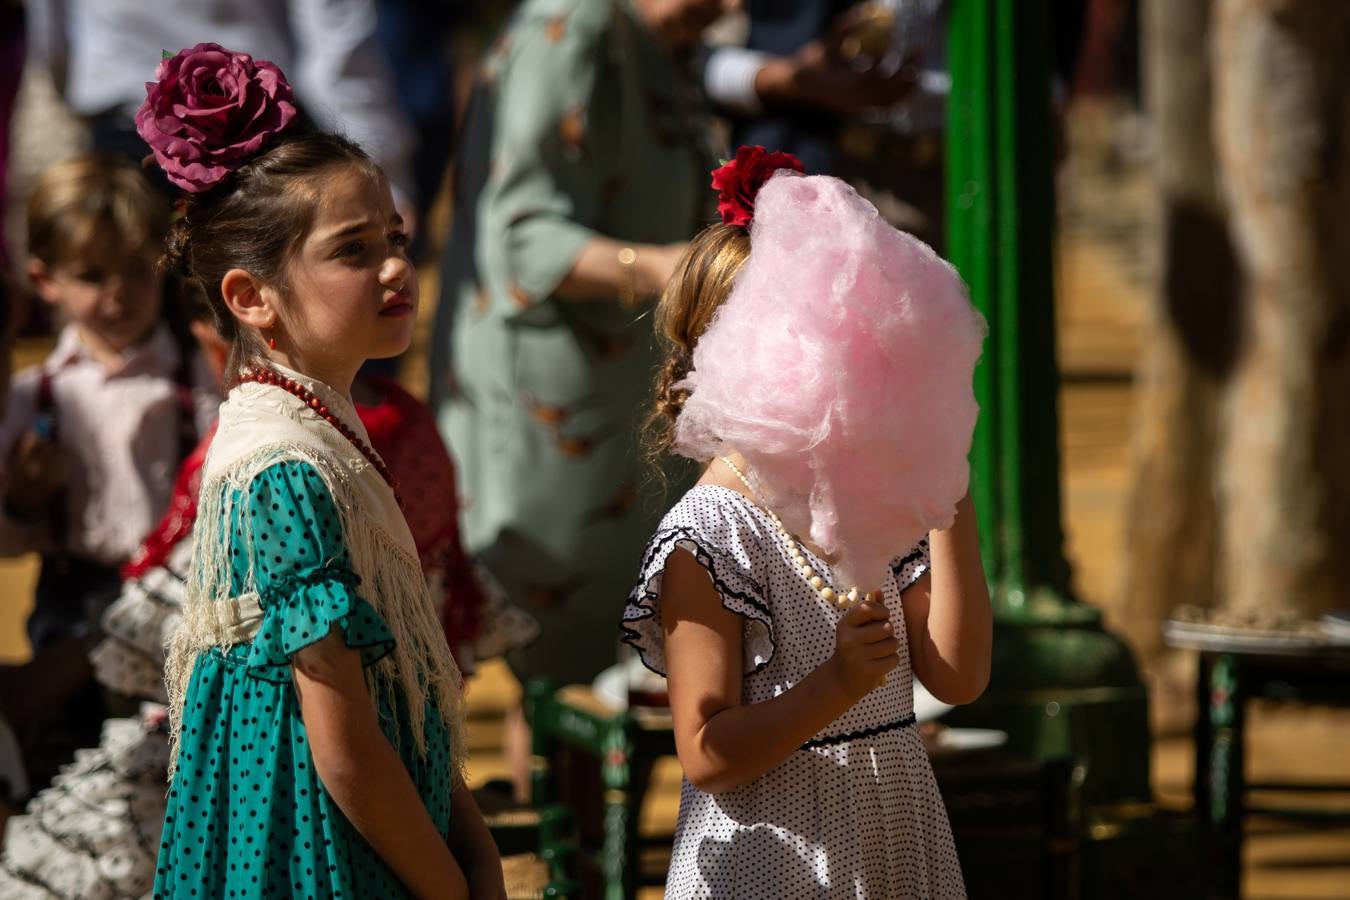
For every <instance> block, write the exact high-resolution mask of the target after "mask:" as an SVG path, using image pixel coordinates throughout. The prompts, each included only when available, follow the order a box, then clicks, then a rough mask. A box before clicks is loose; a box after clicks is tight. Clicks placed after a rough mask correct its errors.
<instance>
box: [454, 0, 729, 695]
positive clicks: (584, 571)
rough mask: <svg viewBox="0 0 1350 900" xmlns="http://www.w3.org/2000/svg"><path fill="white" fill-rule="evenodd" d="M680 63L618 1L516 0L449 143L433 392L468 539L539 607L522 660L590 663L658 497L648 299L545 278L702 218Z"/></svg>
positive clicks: (697, 150) (568, 667)
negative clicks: (575, 288) (644, 450)
mask: <svg viewBox="0 0 1350 900" xmlns="http://www.w3.org/2000/svg"><path fill="white" fill-rule="evenodd" d="M699 109H700V104H699V102H698V98H697V91H696V87H695V83H694V81H693V80H692V79H691V78H690V77H689V76H688V74H687V71H686V68H685V66H684V65H683V61H680V60H676V59H675V58H673V57H672V56H671V55H670V53H669V52H668V51H667V50H666V49H665V48H664V47H663V46H662V45H661V44H659V43H658V42H657V40H656V38H655V37H654V35H653V34H652V33H651V32H650V30H649V29H648V28H647V27H646V26H645V25H644V24H643V22H642V20H641V19H640V18H639V17H638V16H637V15H636V14H635V13H634V12H633V10H632V8H631V6H630V5H629V4H628V3H626V2H614V0H526V2H524V3H523V4H522V5H521V7H520V9H519V10H518V11H517V13H516V15H515V17H514V19H513V20H512V21H511V23H510V25H509V26H508V27H507V29H506V31H505V32H504V36H503V37H502V38H501V39H500V41H499V42H498V44H497V46H496V48H495V49H494V51H493V52H492V53H491V55H490V57H489V59H488V60H487V63H486V66H485V69H484V72H483V75H482V77H481V78H480V82H479V86H478V89H477V92H476V94H475V96H474V99H473V101H472V103H471V105H470V108H469V110H468V112H467V113H466V115H467V122H466V126H465V139H464V147H463V150H462V153H461V157H460V159H459V162H458V172H457V177H456V184H457V186H458V189H459V191H460V192H461V193H460V196H459V197H458V198H457V201H456V209H457V211H458V216H457V219H456V221H455V224H454V231H453V235H452V237H451V239H450V241H448V242H447V249H446V254H447V255H446V258H445V260H444V262H443V267H442V271H443V273H444V276H445V281H444V289H443V294H442V299H441V304H440V307H439V309H438V314H437V315H438V318H437V322H436V331H435V334H434V336H433V339H432V361H431V376H432V385H431V397H432V400H433V403H434V404H435V405H436V408H437V415H438V418H439V421H440V425H441V430H442V433H443V434H444V435H445V436H446V438H447V443H448V444H449V445H450V447H451V449H452V452H453V453H454V455H455V462H456V467H457V469H458V470H459V473H460V478H461V481H460V483H461V489H462V491H463V495H464V499H465V510H464V529H465V532H464V533H465V544H466V546H467V547H468V549H469V551H470V552H471V553H473V554H474V555H476V556H479V557H480V558H481V559H482V560H483V562H484V563H485V564H486V565H487V567H488V568H489V569H490V570H491V572H492V574H493V575H494V576H496V578H497V580H498V581H500V582H501V583H502V584H503V586H504V587H505V588H506V589H507V591H508V593H509V595H510V596H511V597H512V598H513V599H514V600H516V601H517V602H519V603H521V604H522V605H523V606H525V607H526V609H527V611H529V612H530V613H532V614H533V615H535V617H536V618H537V619H539V623H540V625H541V626H542V634H541V637H540V639H539V640H538V641H537V642H536V643H535V644H533V645H532V646H531V647H529V648H527V649H526V650H524V651H522V652H520V653H517V654H514V655H513V656H512V657H511V662H512V665H513V667H515V668H516V671H517V673H518V674H521V675H524V676H530V675H534V674H541V673H542V674H548V675H550V676H552V677H553V678H555V679H557V680H559V681H561V682H569V681H589V680H590V679H591V678H593V677H594V676H595V674H596V673H597V672H598V671H599V670H600V669H602V668H604V667H605V666H607V665H609V664H610V663H612V662H613V660H614V655H615V649H616V641H615V639H614V628H613V622H614V620H615V618H616V617H617V616H618V614H619V608H620V606H621V604H622V599H623V596H624V594H625V592H626V590H627V584H626V582H627V579H628V575H629V573H630V572H631V570H632V566H633V564H634V562H635V561H636V560H637V558H638V555H639V554H640V553H641V549H642V535H644V534H647V533H650V530H651V528H652V527H653V526H654V525H655V522H656V519H657V517H658V516H659V506H660V504H659V503H657V502H655V501H653V500H652V499H651V498H646V497H640V496H639V492H638V486H639V484H641V482H642V478H643V473H642V469H641V463H640V459H639V457H640V454H639V453H638V452H637V450H636V448H635V440H636V434H637V431H638V425H639V423H640V422H641V420H642V417H643V415H644V414H645V412H646V409H647V406H648V400H649V396H650V384H651V377H652V371H653V368H654V366H655V364H656V356H655V340H654V336H653V333H652V327H651V317H650V315H647V314H646V310H636V311H635V310H632V309H625V308H623V307H621V306H620V305H619V303H618V302H617V298H613V297H602V298H596V300H595V302H586V301H582V302H577V301H562V300H559V299H557V298H556V297H555V296H554V291H555V290H556V288H557V286H558V284H559V282H561V281H562V279H563V278H564V277H565V276H566V274H567V273H568V271H569V270H570V269H571V267H572V264H573V263H574V262H575V260H576V258H577V255H578V254H579V253H580V251H581V249H582V248H583V247H584V246H585V245H586V244H587V242H588V241H590V240H591V239H592V238H594V237H596V236H607V237H610V238H615V239H618V240H621V241H631V242H634V243H653V244H666V243H671V242H676V241H685V240H688V239H690V238H691V237H693V235H694V234H695V233H696V232H697V231H698V230H699V229H700V228H702V227H703V226H704V225H706V224H707V223H708V221H709V214H710V213H711V201H712V198H713V195H712V193H711V191H709V189H708V177H709V176H708V173H709V171H710V170H711V168H712V166H713V160H712V154H711V153H710V152H709V151H708V150H707V149H706V146H705V141H706V134H707V128H706V126H705V121H704V119H703V118H702V116H701V115H700V112H699Z"/></svg>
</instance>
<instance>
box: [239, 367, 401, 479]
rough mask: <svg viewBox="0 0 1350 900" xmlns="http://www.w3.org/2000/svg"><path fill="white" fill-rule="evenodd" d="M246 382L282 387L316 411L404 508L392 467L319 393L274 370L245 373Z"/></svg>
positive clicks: (244, 380) (243, 379) (242, 379)
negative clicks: (358, 452)
mask: <svg viewBox="0 0 1350 900" xmlns="http://www.w3.org/2000/svg"><path fill="white" fill-rule="evenodd" d="M245 382H252V383H254V384H265V385H270V386H271V387H276V388H281V389H282V390H283V391H285V392H286V393H288V394H291V395H293V396H294V397H296V398H297V399H299V400H300V402H301V403H303V404H305V406H308V407H309V408H310V409H311V410H313V411H314V414H315V415H317V416H318V417H319V418H321V419H323V420H324V421H325V422H327V423H328V424H329V425H332V426H333V428H335V429H337V432H338V433H339V434H341V435H342V436H343V437H345V438H346V439H347V440H348V441H350V442H351V445H352V446H353V447H355V448H356V449H357V450H359V451H360V452H361V455H362V456H364V457H365V458H366V461H367V462H369V463H370V464H371V466H373V467H374V469H375V471H376V472H379V473H380V477H381V478H383V479H384V481H385V483H386V484H388V485H389V487H390V488H391V489H392V490H393V491H394V498H395V499H396V500H398V502H399V505H400V506H402V505H403V500H402V498H400V497H399V496H398V482H396V481H394V473H392V472H390V471H389V468H388V467H387V466H386V465H385V464H384V460H382V459H380V457H379V456H378V455H376V453H375V451H374V450H372V449H371V448H370V447H369V446H367V445H366V442H365V441H363V440H361V438H359V437H357V435H356V432H355V430H353V429H352V428H351V426H349V425H348V424H347V423H346V422H344V421H342V420H341V419H340V418H338V417H337V415H336V414H335V413H333V412H332V411H330V410H329V409H328V407H327V406H324V404H323V400H322V399H320V397H319V395H318V394H315V393H314V392H313V391H311V390H310V389H309V388H307V387H305V386H304V385H303V384H301V383H300V382H298V381H295V380H293V379H290V378H285V377H283V376H282V375H281V373H280V372H276V371H273V370H272V369H260V370H255V371H252V372H246V373H244V374H243V375H241V376H239V383H240V384H243V383H245Z"/></svg>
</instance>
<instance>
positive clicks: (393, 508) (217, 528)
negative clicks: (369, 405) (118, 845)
mask: <svg viewBox="0 0 1350 900" xmlns="http://www.w3.org/2000/svg"><path fill="white" fill-rule="evenodd" d="M275 368H276V369H277V371H279V372H280V373H281V374H282V375H283V377H287V378H291V379H294V380H295V381H297V382H299V383H300V384H302V385H304V386H305V387H306V388H308V389H309V390H310V391H312V392H313V393H315V394H316V395H318V396H319V398H320V400H321V402H323V403H324V404H326V405H327V406H328V409H329V411H330V412H331V413H333V414H335V415H337V416H338V418H339V419H340V420H341V421H343V422H344V423H346V424H347V426H348V427H349V428H350V429H351V430H352V431H353V433H354V434H356V435H357V437H358V438H359V439H361V440H362V441H364V442H365V443H366V445H367V446H369V445H370V437H369V435H367V433H366V429H365V427H364V426H363V425H362V424H361V421H360V419H359V418H358V417H357V415H356V409H355V407H353V406H352V403H351V401H350V400H349V399H348V398H347V397H344V396H342V395H340V394H338V393H337V392H336V391H334V390H332V389H331V388H329V387H328V386H327V385H325V384H323V383H322V382H318V381H315V380H313V379H310V378H307V377H305V376H303V375H301V374H299V373H297V372H293V371H290V370H289V369H285V368H282V367H280V366H275ZM280 462H304V463H308V464H309V465H311V466H313V467H314V469H315V471H317V472H318V473H319V476H320V477H321V478H322V479H323V481H324V483H325V484H326V485H327V487H328V490H329V492H330V493H331V494H332V497H333V502H334V504H335V506H336V507H337V511H338V514H339V516H340V518H341V520H342V529H343V536H344V538H345V543H346V546H347V550H348V552H349V554H350V556H351V561H352V566H353V568H354V569H355V571H356V574H357V575H358V576H359V577H360V579H361V583H360V586H359V588H358V592H359V593H360V595H361V596H362V597H363V598H365V599H366V601H367V602H369V603H370V604H371V605H372V606H373V607H374V608H375V610H376V612H378V613H379V614H380V616H382V617H383V618H384V621H385V622H386V623H387V624H388V626H389V630H390V632H391V633H392V634H393V637H394V642H395V644H394V650H393V652H392V653H390V654H389V655H387V656H385V657H384V658H383V659H381V660H379V661H378V662H376V663H375V664H374V665H372V666H370V667H369V668H367V670H366V682H367V684H368V685H369V686H370V688H371V689H372V696H373V695H374V690H375V688H376V687H377V686H383V687H386V688H393V689H395V690H397V691H398V692H399V693H401V694H402V695H403V698H404V699H405V701H406V703H405V704H404V707H403V708H404V709H406V711H407V714H408V716H409V719H410V721H409V722H408V725H409V726H410V730H411V732H412V733H413V735H415V737H416V740H417V751H418V754H419V755H421V756H425V754H426V753H427V750H428V748H427V746H426V736H425V733H424V730H423V724H424V722H423V720H424V718H425V708H426V703H427V702H428V701H430V702H432V703H434V704H435V705H436V707H437V708H438V709H439V711H440V714H441V717H442V719H443V720H444V722H445V726H446V728H447V729H448V731H449V732H450V743H451V754H452V757H453V758H452V760H451V763H452V765H451V768H452V771H454V772H455V773H456V777H457V778H461V777H462V774H463V756H464V729H463V682H462V680H461V677H460V673H459V668H458V667H457V666H456V665H455V661H454V658H453V657H451V655H450V651H449V648H448V647H447V645H446V642H445V633H444V631H443V630H442V627H441V623H440V622H439V621H438V619H437V616H436V611H435V606H434V604H433V602H432V599H431V593H430V591H429V589H428V587H427V581H426V577H425V576H424V574H423V572H422V566H421V563H420V561H419V559H418V556H417V547H416V545H415V544H414V542H413V537H412V534H411V532H409V530H408V524H407V521H406V520H405V519H404V518H403V513H402V511H401V510H400V509H399V506H398V501H397V499H396V498H395V496H394V492H393V490H392V489H391V488H390V486H389V485H388V484H387V483H385V481H384V479H383V478H382V477H381V476H380V474H379V472H378V471H377V470H376V469H375V467H374V466H372V465H371V464H370V462H369V461H368V460H367V459H366V458H365V456H363V455H362V454H361V452H360V451H359V450H357V449H356V447H355V446H353V445H352V443H351V442H350V441H348V440H347V438H345V437H343V436H342V434H341V433H340V432H339V431H338V430H337V429H336V428H334V427H333V426H332V425H330V424H329V423H328V422H326V421H324V420H323V419H322V418H320V416H319V415H318V413H316V412H315V411H313V410H311V409H310V408H309V407H307V406H306V405H305V404H304V403H303V402H302V401H301V400H300V399H299V398H298V397H295V396H293V395H292V394H290V393H288V392H287V391H285V390H282V389H281V388H278V387H273V386H269V385H262V384H256V383H244V384H241V385H239V386H237V387H236V388H234V390H232V391H230V394H229V397H228V398H227V399H226V400H225V402H224V403H223V404H222V405H221V408H220V425H219V429H218V430H217V432H216V436H215V439H214V440H213V441H212V442H211V449H210V451H209V452H208V453H207V457H206V463H205V465H204V468H203V471H202V487H201V499H200V501H199V506H198V513H197V522H196V526H195V529H194V533H193V538H194V543H195V549H194V551H193V556H192V566H191V569H190V570H189V574H188V583H187V596H186V601H185V604H184V610H183V622H182V624H181V625H180V626H179V627H178V629H177V630H176V631H175V632H174V635H173V637H172V639H171V640H170V642H169V648H168V653H167V664H166V666H165V681H166V682H167V687H168V694H169V710H170V722H171V728H172V730H171V735H172V742H173V747H172V751H173V752H172V755H171V757H170V759H171V761H172V762H171V765H173V762H176V760H177V756H178V738H179V729H180V728H181V726H182V720H183V704H184V700H185V694H186V691H187V684H188V679H189V677H190V676H191V674H192V668H193V665H194V663H195V661H196V659H197V655H198V654H200V653H201V652H203V651H204V650H207V649H208V648H210V647H221V648H222V649H228V648H229V647H230V646H231V645H233V644H236V643H243V642H245V641H248V640H251V639H252V637H253V635H254V634H256V633H257V630H258V626H259V623H260V621H261V618H262V615H261V612H260V611H259V609H258V606H257V583H256V581H255V573H254V571H253V556H254V554H253V553H250V554H249V571H248V573H247V575H246V576H245V579H244V585H243V590H242V592H241V593H240V594H239V595H238V596H232V591H231V565H230V554H229V543H228V542H229V540H230V535H229V532H228V529H229V524H230V522H231V521H233V520H234V517H235V510H234V505H235V503H236V498H239V499H240V500H241V501H242V499H243V498H246V497H247V496H248V494H249V487H250V484H251V483H252V481H253V479H254V478H256V477H257V476H258V475H259V474H260V473H262V472H263V471H264V470H265V469H267V468H268V467H269V466H273V465H275V464H277V463H280ZM452 499H453V498H446V502H447V503H448V502H452ZM249 518H250V517H249V516H247V515H243V516H240V517H239V522H240V523H241V525H242V527H243V528H244V529H245V533H244V534H243V536H242V541H243V543H244V545H245V546H247V547H252V546H253V535H252V534H251V533H248V528H249V524H248V523H249ZM171 774H172V770H171Z"/></svg>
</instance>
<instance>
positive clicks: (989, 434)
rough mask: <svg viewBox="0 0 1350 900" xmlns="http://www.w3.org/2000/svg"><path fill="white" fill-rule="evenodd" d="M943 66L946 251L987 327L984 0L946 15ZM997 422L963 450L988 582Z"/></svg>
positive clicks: (990, 376)
mask: <svg viewBox="0 0 1350 900" xmlns="http://www.w3.org/2000/svg"><path fill="white" fill-rule="evenodd" d="M951 17H952V18H951V26H950V31H949V33H950V40H949V45H948V63H949V65H950V67H951V72H952V81H953V84H955V85H960V86H962V88H963V89H962V90H953V91H952V93H951V100H950V104H949V106H948V111H947V118H948V122H947V168H946V179H947V198H948V200H947V206H948V210H947V252H948V255H949V257H950V259H951V262H952V264H953V265H954V266H956V268H957V269H958V270H960V272H961V274H962V276H963V277H964V278H965V280H966V283H967V284H968V285H969V286H970V294H971V300H972V301H973V302H974V304H975V306H976V307H977V308H978V309H979V310H980V312H982V313H983V314H984V316H985V318H986V319H987V320H989V321H990V322H991V324H992V322H993V316H994V309H993V307H992V301H993V277H992V275H993V273H992V268H991V266H990V263H991V262H992V261H993V258H994V254H993V232H992V229H993V222H994V214H993V197H994V195H993V192H992V190H991V187H992V185H993V180H994V173H993V168H992V166H991V164H990V158H991V147H990V143H991V142H990V140H989V136H988V132H989V125H990V122H989V119H990V105H989V104H990V95H991V93H992V88H993V82H992V79H991V77H990V72H989V62H990V59H991V56H992V53H991V46H990V35H989V17H988V3H987V0H957V2H956V3H955V4H954V5H953V7H952V11H951ZM997 357H998V347H997V346H995V344H994V342H992V341H991V342H990V343H989V345H988V346H986V347H985V355H984V359H983V361H982V362H981V364H980V366H979V368H978V369H976V371H975V399H976V400H977V401H978V402H979V404H980V409H981V410H985V411H987V410H989V409H990V408H991V406H992V405H993V403H994V397H995V379H994V368H995V365H996V360H997ZM997 445H998V422H997V421H996V420H995V419H994V417H992V416H990V415H988V414H987V412H986V414H983V415H981V417H980V421H979V425H978V426H977V427H976V430H975V440H974V444H973V446H972V448H971V482H970V490H971V497H972V498H973V499H974V501H975V509H976V512H977V514H978V516H979V525H980V548H981V551H982V552H983V555H984V560H985V567H986V569H987V571H988V572H989V573H990V577H991V581H993V582H995V583H997V581H998V577H997V576H998V575H999V574H1000V573H1001V572H1002V568H1003V567H1002V542H1001V541H1000V540H999V538H998V531H999V522H1000V521H1001V516H1000V512H1001V504H1000V502H999V500H1000V497H999V494H998V491H997V486H998V480H997V478H996V477H995V476H996V472H995V464H996V460H997V458H998V457H997V453H996V449H997Z"/></svg>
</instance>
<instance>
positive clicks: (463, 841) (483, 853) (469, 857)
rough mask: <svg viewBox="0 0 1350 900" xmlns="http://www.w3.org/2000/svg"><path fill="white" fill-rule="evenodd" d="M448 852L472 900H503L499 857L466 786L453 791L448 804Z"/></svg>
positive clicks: (504, 886) (495, 844) (503, 892)
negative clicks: (461, 869) (459, 866)
mask: <svg viewBox="0 0 1350 900" xmlns="http://www.w3.org/2000/svg"><path fill="white" fill-rule="evenodd" d="M450 849H451V850H452V851H453V852H454V854H455V859H456V860H457V861H459V862H460V863H461V864H462V865H463V867H464V872H465V875H466V876H467V878H468V882H469V895H470V896H471V897H473V900H506V882H505V880H504V879H503V877H502V858H501V855H500V854H499V853H498V852H497V842H496V841H494V840H493V839H492V834H491V832H489V831H488V829H487V823H486V822H484V821H483V814H482V813H481V812H480V811H479V809H478V802H477V801H476V800H474V799H473V793H472V792H471V791H470V790H469V787H468V785H464V784H461V785H460V786H459V787H457V788H455V793H454V796H453V797H452V798H451V801H450Z"/></svg>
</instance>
